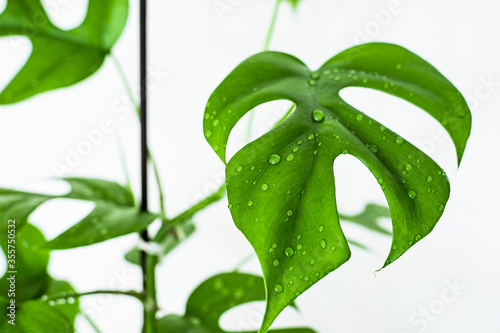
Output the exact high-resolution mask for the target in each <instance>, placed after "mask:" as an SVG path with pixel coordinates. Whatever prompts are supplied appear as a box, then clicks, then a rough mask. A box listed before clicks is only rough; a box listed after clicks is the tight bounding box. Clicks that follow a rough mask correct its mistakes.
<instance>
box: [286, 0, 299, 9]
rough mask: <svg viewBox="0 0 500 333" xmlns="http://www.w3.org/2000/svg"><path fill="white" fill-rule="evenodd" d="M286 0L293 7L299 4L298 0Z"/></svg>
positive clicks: (295, 7)
mask: <svg viewBox="0 0 500 333" xmlns="http://www.w3.org/2000/svg"><path fill="white" fill-rule="evenodd" d="M285 1H286V2H288V3H290V4H291V5H292V7H293V9H297V7H298V6H299V2H300V0H285Z"/></svg>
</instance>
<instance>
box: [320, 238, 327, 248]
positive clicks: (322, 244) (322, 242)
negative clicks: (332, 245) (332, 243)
mask: <svg viewBox="0 0 500 333" xmlns="http://www.w3.org/2000/svg"><path fill="white" fill-rule="evenodd" d="M319 245H320V246H321V248H322V249H326V240H324V239H322V240H320V241H319Z"/></svg>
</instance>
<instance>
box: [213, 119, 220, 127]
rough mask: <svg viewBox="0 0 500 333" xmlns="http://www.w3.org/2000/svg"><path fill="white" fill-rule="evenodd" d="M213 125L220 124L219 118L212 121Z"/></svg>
mask: <svg viewBox="0 0 500 333" xmlns="http://www.w3.org/2000/svg"><path fill="white" fill-rule="evenodd" d="M212 125H213V126H214V127H216V126H219V119H214V121H212Z"/></svg>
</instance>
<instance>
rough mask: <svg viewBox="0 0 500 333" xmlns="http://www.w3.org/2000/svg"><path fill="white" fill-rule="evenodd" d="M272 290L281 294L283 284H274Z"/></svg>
mask: <svg viewBox="0 0 500 333" xmlns="http://www.w3.org/2000/svg"><path fill="white" fill-rule="evenodd" d="M274 291H275V292H277V293H278V294H281V293H282V292H283V286H282V285H281V284H279V283H278V284H276V285H275V286H274Z"/></svg>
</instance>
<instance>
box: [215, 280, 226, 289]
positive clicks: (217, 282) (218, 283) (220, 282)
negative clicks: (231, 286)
mask: <svg viewBox="0 0 500 333" xmlns="http://www.w3.org/2000/svg"><path fill="white" fill-rule="evenodd" d="M222 288H224V281H223V280H222V279H221V278H217V279H215V281H214V289H215V290H221V289H222Z"/></svg>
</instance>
